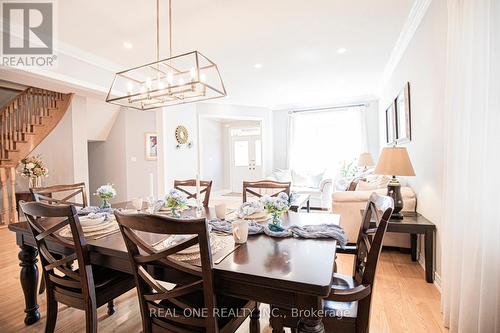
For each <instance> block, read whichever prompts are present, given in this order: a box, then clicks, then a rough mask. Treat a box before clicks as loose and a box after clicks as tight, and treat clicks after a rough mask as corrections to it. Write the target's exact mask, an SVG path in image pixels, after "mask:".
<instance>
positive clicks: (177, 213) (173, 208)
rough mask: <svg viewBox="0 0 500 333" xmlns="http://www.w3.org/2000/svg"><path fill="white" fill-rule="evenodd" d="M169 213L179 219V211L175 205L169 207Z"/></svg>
mask: <svg viewBox="0 0 500 333" xmlns="http://www.w3.org/2000/svg"><path fill="white" fill-rule="evenodd" d="M171 213H172V217H175V218H176V219H180V218H181V213H180V212H179V210H178V209H177V207H172V208H171Z"/></svg>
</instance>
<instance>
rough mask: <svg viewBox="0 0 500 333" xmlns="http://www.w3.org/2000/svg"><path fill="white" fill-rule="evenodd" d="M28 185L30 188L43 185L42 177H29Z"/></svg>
mask: <svg viewBox="0 0 500 333" xmlns="http://www.w3.org/2000/svg"><path fill="white" fill-rule="evenodd" d="M28 187H29V188H37V187H42V177H29V178H28Z"/></svg>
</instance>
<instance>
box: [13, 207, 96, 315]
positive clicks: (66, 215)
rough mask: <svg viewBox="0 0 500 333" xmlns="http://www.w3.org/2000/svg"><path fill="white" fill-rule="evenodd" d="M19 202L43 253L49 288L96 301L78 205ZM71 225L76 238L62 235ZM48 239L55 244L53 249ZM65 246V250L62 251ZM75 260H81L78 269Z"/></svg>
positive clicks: (44, 271)
mask: <svg viewBox="0 0 500 333" xmlns="http://www.w3.org/2000/svg"><path fill="white" fill-rule="evenodd" d="M19 205H20V207H21V210H22V211H23V213H24V215H25V216H26V220H27V221H28V226H29V229H30V230H31V232H32V234H33V237H34V238H35V242H36V245H37V248H38V252H39V253H40V260H41V265H42V270H43V275H44V278H45V282H46V286H47V290H48V291H49V292H52V291H54V290H55V291H58V292H60V293H63V294H64V293H65V291H66V294H69V295H74V294H75V293H76V294H82V295H83V298H82V302H83V300H86V299H89V300H90V302H94V303H95V301H96V297H95V289H94V277H93V275H92V267H91V265H90V261H89V253H88V247H87V242H86V240H85V237H84V235H83V231H82V227H81V225H80V221H79V219H78V215H77V213H76V209H75V207H74V206H72V205H57V206H56V205H48V204H45V203H40V202H24V201H20V202H19ZM68 225H69V228H70V230H71V235H72V238H65V237H61V236H60V235H59V232H60V231H61V229H62V228H64V227H65V226H68ZM48 242H50V243H51V246H50V248H49V246H48V244H47V243H48ZM62 247H63V248H64V251H61V249H62ZM54 248H59V252H54V251H53V250H52V249H54ZM75 260H76V261H77V263H78V271H73V268H72V264H73V263H74V261H75ZM63 303H65V302H64V301H63ZM66 304H68V305H70V306H77V305H78V304H69V303H66Z"/></svg>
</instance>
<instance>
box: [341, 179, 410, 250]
mask: <svg viewBox="0 0 500 333" xmlns="http://www.w3.org/2000/svg"><path fill="white" fill-rule="evenodd" d="M373 192H377V193H378V194H382V195H386V193H387V189H386V188H379V189H375V190H370V191H338V192H334V193H333V195H332V212H333V213H335V214H340V225H341V226H342V227H343V228H344V230H345V232H346V234H347V238H348V241H349V242H350V243H355V242H356V240H357V237H358V232H359V227H360V225H361V210H362V209H365V207H366V202H367V201H368V198H369V197H370V194H371V193H373ZM401 195H402V196H403V202H404V207H403V211H415V208H416V205H417V198H416V196H415V192H413V190H412V189H411V188H410V187H406V186H403V187H401ZM384 245H385V246H395V247H403V248H410V235H409V234H402V233H392V232H388V233H387V234H386V236H385V238H384Z"/></svg>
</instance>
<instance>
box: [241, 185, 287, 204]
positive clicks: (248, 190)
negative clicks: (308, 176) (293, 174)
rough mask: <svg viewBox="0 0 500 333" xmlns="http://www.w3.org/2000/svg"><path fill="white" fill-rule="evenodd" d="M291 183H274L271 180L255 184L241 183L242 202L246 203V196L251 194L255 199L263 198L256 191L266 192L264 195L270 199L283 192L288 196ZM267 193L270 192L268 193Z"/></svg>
mask: <svg viewBox="0 0 500 333" xmlns="http://www.w3.org/2000/svg"><path fill="white" fill-rule="evenodd" d="M291 185H292V183H291V182H275V181H272V180H259V181H256V182H245V181H244V182H243V202H247V194H251V195H253V196H255V197H257V198H261V197H262V196H263V194H262V193H259V192H257V191H256V190H262V189H265V190H266V193H265V194H266V195H269V196H271V197H276V196H278V194H280V193H281V192H285V193H286V194H288V195H290V186H291ZM269 191H272V192H271V193H269Z"/></svg>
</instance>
